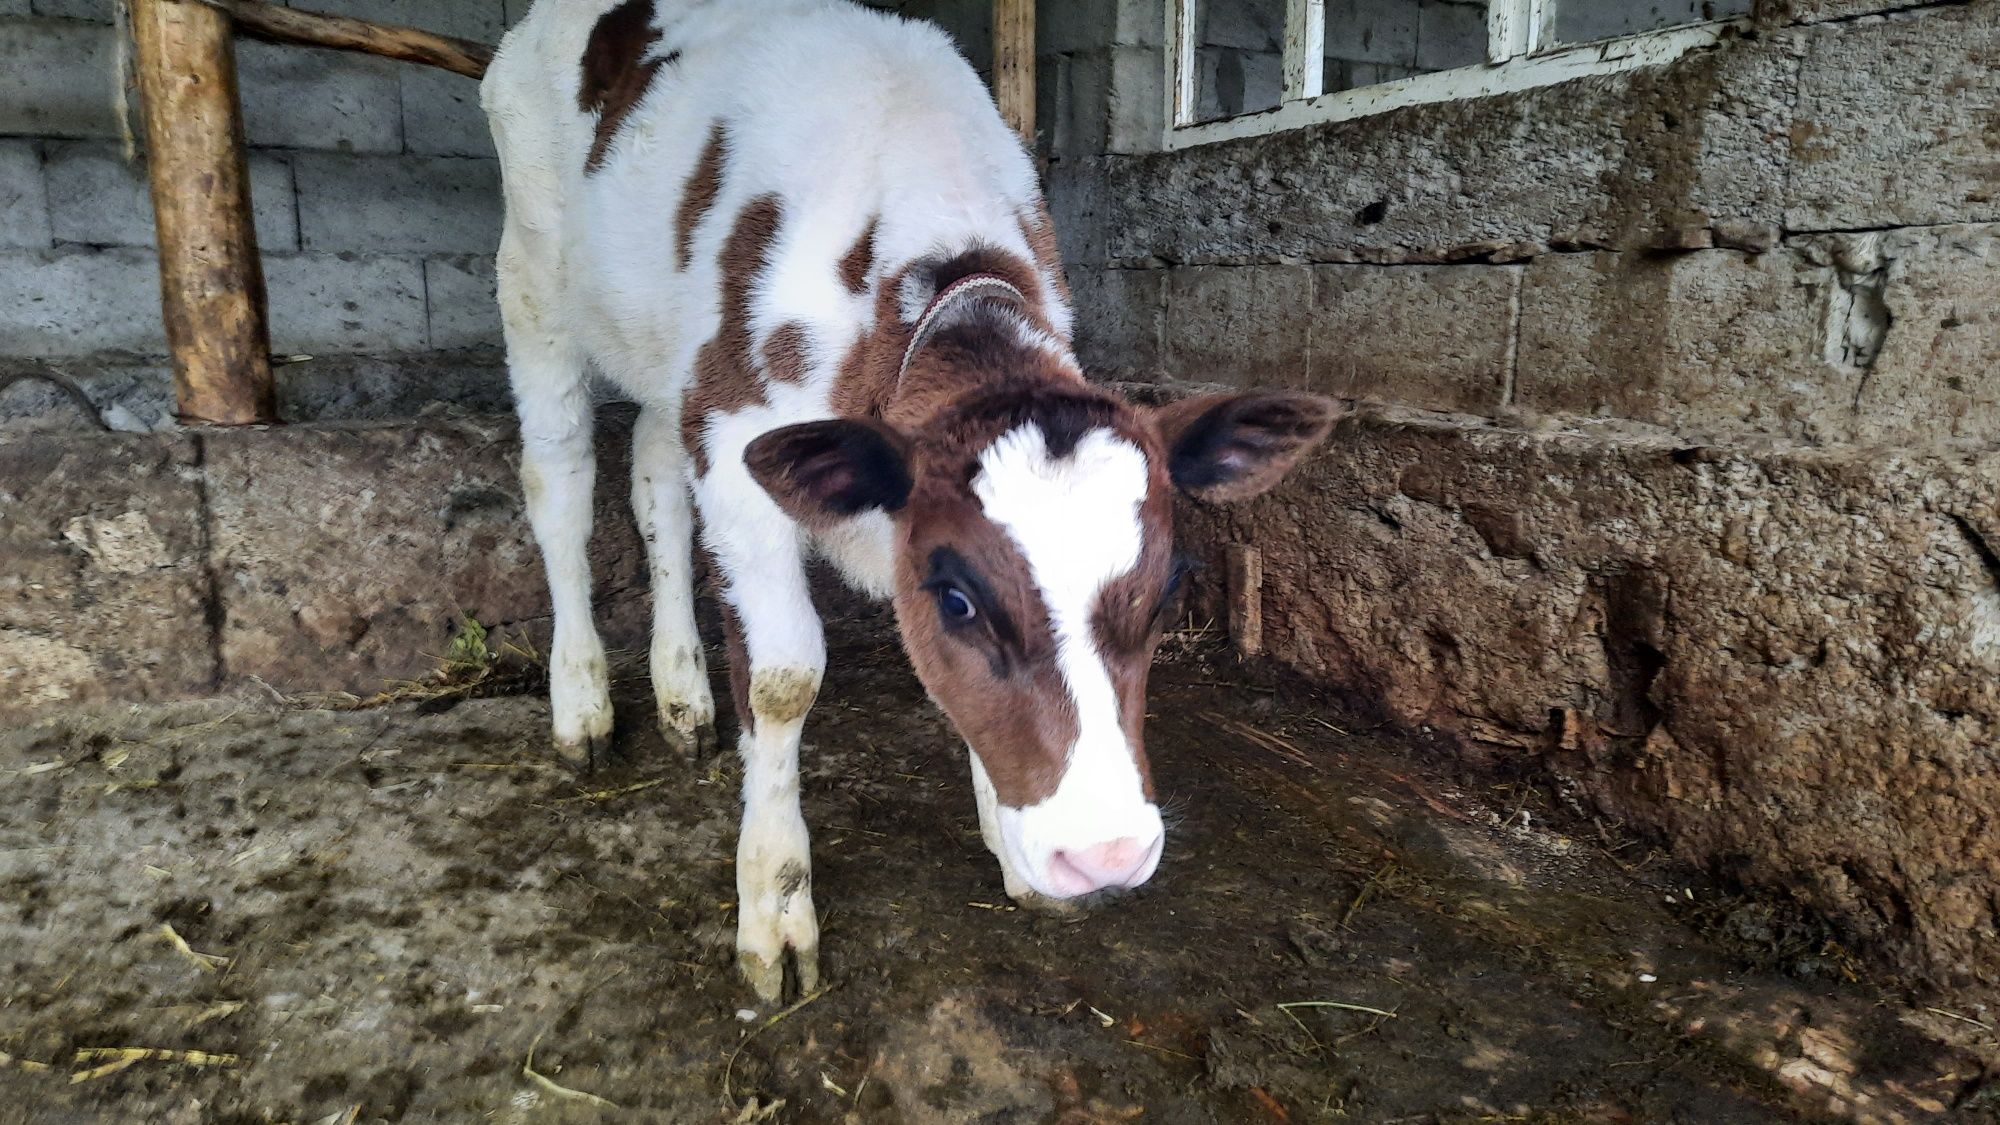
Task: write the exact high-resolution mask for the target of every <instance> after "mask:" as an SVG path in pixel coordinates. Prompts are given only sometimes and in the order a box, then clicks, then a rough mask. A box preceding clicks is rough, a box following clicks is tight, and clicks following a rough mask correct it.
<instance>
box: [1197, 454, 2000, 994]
mask: <svg viewBox="0 0 2000 1125" xmlns="http://www.w3.org/2000/svg"><path fill="white" fill-rule="evenodd" d="M1186 509H1187V510H1185V511H1184V512H1183V515H1182V526H1183V529H1184V535H1185V537H1186V538H1187V539H1188V541H1189V544H1190V546H1191V547H1192V548H1194V549H1195V550H1196V551H1197V552H1198V553H1199V554H1200V555H1202V556H1204V557H1206V558H1207V559H1208V560H1209V563H1210V567H1209V573H1212V574H1217V575H1219V574H1221V573H1223V568H1222V565H1221V564H1222V557H1221V556H1222V554H1223V549H1224V548H1225V547H1226V546H1227V545H1229V544H1232V543H1247V544H1253V545H1255V546H1256V547H1258V548H1259V549H1260V551H1261V552H1262V559H1263V574H1264V585H1263V591H1262V598H1263V604H1264V614H1263V620H1264V643H1265V646H1266V650H1267V651H1268V652H1269V654H1270V655H1271V656H1272V657H1274V658H1275V659H1276V660H1277V661H1278V662H1279V663H1281V664H1284V665H1286V666H1289V667H1291V668H1293V669H1296V670H1298V671H1299V672H1302V673H1304V674H1305V675H1307V676H1309V677H1311V678H1313V679H1316V680H1318V681H1320V682H1323V683H1326V684H1329V685H1331V686H1333V687H1335V688H1337V689H1339V690H1341V691H1343V692H1345V693H1347V694H1348V695H1349V696H1351V697H1352V698H1354V699H1355V700H1356V701H1357V702H1359V703H1361V704H1363V705H1365V706H1371V707H1375V708H1379V709H1380V710H1381V711H1383V712H1384V713H1385V715H1386V717H1387V718H1389V719H1391V720H1392V721H1394V722H1395V723H1397V724H1399V725H1402V726H1405V727H1409V728H1416V727H1420V726H1421V727H1428V728H1430V729H1432V730H1435V731H1439V732H1442V733H1444V734H1447V735H1450V736H1452V737H1453V738H1454V739H1455V740H1456V742H1457V745H1458V746H1459V747H1460V748H1461V749H1462V750H1463V751H1464V752H1465V753H1466V754H1467V756H1468V757H1469V758H1471V759H1473V760H1475V761H1478V762H1482V763H1486V764H1498V763H1506V764H1508V765H1510V766H1512V767H1516V768H1518V767H1521V766H1529V767H1532V768H1534V769H1535V770H1537V771H1539V772H1541V773H1542V774H1543V775H1544V776H1546V777H1549V778H1552V779H1553V780H1554V782H1555V784H1556V786H1557V788H1558V790H1559V791H1560V792H1563V793H1566V794H1569V795H1571V796H1572V797H1573V799H1574V800H1575V802H1576V806H1577V809H1578V811H1580V812H1582V813H1585V814H1595V815H1601V816H1605V817H1609V818H1617V819H1619V820H1622V821H1624V822H1625V823H1626V824H1627V825H1628V826H1631V827H1635V828H1638V829H1640V830H1644V831H1648V832H1651V833H1655V834H1657V835H1658V837H1659V838H1661V839H1662V840H1663V841H1664V842H1666V843H1667V845H1668V846H1670V847H1671V848H1672V849H1673V851H1674V852H1676V853H1677V854H1678V855H1680V856H1681V857H1682V858H1684V859H1687V860H1690V861H1693V862H1696V863H1698V864H1702V865H1705V866H1708V867H1710V868H1711V869H1715V870H1719V871H1721V872H1723V873H1725V874H1727V875H1729V876H1731V877H1733V878H1736V879H1739V880H1741V881H1742V882H1744V883H1746V884H1750V885H1753V886H1761V887H1764V888H1768V889H1771V890H1774V891H1778V892H1781V893H1785V894H1789V895H1792V896H1794V897H1796V898H1797V899H1799V900H1800V901H1801V902H1803V903H1805V904H1806V905H1807V906H1809V907H1811V908H1813V909H1815V910H1817V911H1820V912H1822V913H1823V914H1825V915H1826V916H1828V917H1829V918H1832V919H1834V920H1835V921H1837V922H1838V923H1839V924H1840V925H1842V926H1843V927H1844V928H1845V929H1846V930H1847V932H1848V933H1849V934H1850V935H1852V937H1853V938H1854V939H1855V940H1856V942H1857V943H1858V944H1864V945H1867V946H1869V947H1871V948H1873V949H1877V950H1882V951H1886V953H1887V954H1888V955H1889V956H1890V957H1891V958H1892V959H1893V960H1894V961H1895V963H1896V965H1897V967H1898V968H1899V969H1900V970H1902V971H1904V972H1908V973H1911V974H1914V975H1916V976H1919V977H1922V978H1927V979H1930V980H1934V981H1941V982H1952V983H1957V984H1965V983H1979V984H1987V985H1990V984H1993V983H1995V982H1996V981H2000V945H1996V943H1995V941H1994V938H1995V935H1996V928H2000V923H1996V917H1995V904H1996V903H2000V781H1996V774H1995V771H1994V770H1993V769H1992V757H1993V753H1994V743H1993V737H1994V732H1995V730H1996V729H2000V573H1996V571H2000V563H1996V562H1995V561H1994V559H1995V556H1994V548H1995V547H2000V452H1993V451H1986V452H1975V453H1965V454H1960V455H1948V454H1933V455H1913V454H1906V453H1895V452H1887V451H1883V450H1881V449H1863V448H1857V447H1849V448H1845V449H1836V450H1816V451H1793V452H1770V453H1756V454H1753V453H1749V452H1745V451H1732V450H1725V449H1718V448H1705V447H1695V446H1679V445H1676V444H1674V443H1671V442H1662V441H1656V440H1603V439H1601V438H1594V437H1585V436H1581V435H1578V434H1575V433H1546V434H1533V433H1524V432H1519V431H1508V430H1500V429H1495V428H1490V427H1480V426H1476V425H1473V424H1470V423H1460V422H1451V421H1440V420H1437V419H1435V418H1431V419H1426V418H1413V417H1407V416H1383V417H1372V418H1355V419H1350V420H1348V421H1346V422H1344V423H1343V424H1342V426H1341V427H1340V429H1339V430H1338V431H1337V432H1336V435H1335V438H1334V440H1333V443H1332V448H1331V450H1330V451H1329V452H1327V453H1326V454H1323V455H1321V456H1319V457H1317V458H1315V459H1314V460H1313V461H1312V462H1311V463H1310V464H1309V465H1307V466H1304V467H1303V468H1302V469H1301V470H1300V471H1299V472H1298V473H1296V474H1295V476H1294V478H1293V479H1292V480H1290V481H1289V482H1288V483H1287V484H1286V485H1285V486H1284V487H1283V488H1281V489H1280V490H1279V491H1277V492H1276V493H1274V494H1272V495H1270V496H1267V497H1265V498H1263V499H1261V500H1259V501H1257V502H1255V503H1252V504H1250V505H1247V506H1244V507H1241V508H1235V509H1223V508H1202V507H1199V506H1192V505H1190V506H1186ZM1208 597H1209V602H1210V604H1209V605H1208V606H1206V607H1204V610H1203V612H1204V613H1205V614H1207V615H1212V616H1214V617H1215V618H1216V619H1218V620H1219V619H1221V617H1222V607H1221V606H1220V605H1219V604H1217V603H1218V599H1217V596H1216V595H1215V593H1214V592H1213V591H1210V592H1209V593H1208ZM1777 825H1782V826H1783V831H1782V832H1777V831H1774V827H1775V826H1777Z"/></svg>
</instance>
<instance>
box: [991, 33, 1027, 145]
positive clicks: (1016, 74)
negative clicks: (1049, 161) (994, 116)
mask: <svg viewBox="0 0 2000 1125" xmlns="http://www.w3.org/2000/svg"><path fill="white" fill-rule="evenodd" d="M993 100H994V102H995V103H997V104H998V105H999V106H1000V116H1001V117H1002V118H1003V119H1005V120H1006V122H1007V124H1008V125H1010V126H1012V127H1013V129H1014V132H1016V133H1018V134H1020V137H1021V140H1022V142H1023V143H1025V144H1026V145H1027V146H1028V148H1029V150H1030V151H1032V150H1033V149H1034V147H1035V0H993Z"/></svg>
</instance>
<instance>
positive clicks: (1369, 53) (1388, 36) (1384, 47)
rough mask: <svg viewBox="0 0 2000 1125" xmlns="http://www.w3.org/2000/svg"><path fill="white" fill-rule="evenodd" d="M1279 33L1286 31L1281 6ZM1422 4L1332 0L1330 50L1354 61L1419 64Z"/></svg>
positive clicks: (1406, 0) (1402, 0)
mask: <svg viewBox="0 0 2000 1125" xmlns="http://www.w3.org/2000/svg"><path fill="white" fill-rule="evenodd" d="M1279 8H1280V12H1279V21H1278V28H1279V34H1280V36H1281V37H1282V35H1283V30H1284V14H1283V10H1282V9H1283V5H1279ZM1418 11H1419V5H1418V4H1417V3H1416V2H1414V0H1330V2H1329V3H1328V4H1327V6H1326V53H1327V54H1328V55H1329V56H1331V57H1333V58H1337V59H1345V60H1347V61H1350V62H1367V63H1391V64H1394V65H1396V66H1415V65H1417V28H1418Z"/></svg>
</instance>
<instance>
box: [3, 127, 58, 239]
mask: <svg viewBox="0 0 2000 1125" xmlns="http://www.w3.org/2000/svg"><path fill="white" fill-rule="evenodd" d="M52 241H53V236H52V235H51V234H50V232H49V200H48V193H47V191H46V190H44V188H43V181H42V159H41V156H40V154H38V153H37V152H36V151H35V143H34V142H33V141H0V249H5V250H46V249H48V247H49V245H50V243H51V242H52Z"/></svg>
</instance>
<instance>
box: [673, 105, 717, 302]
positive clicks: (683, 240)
mask: <svg viewBox="0 0 2000 1125" xmlns="http://www.w3.org/2000/svg"><path fill="white" fill-rule="evenodd" d="M727 140H728V135H727V134H726V133H725V132H724V131H723V128H722V122H720V121H718V122H716V123H715V124H714V125H713V126H711V127H710V128H709V130H708V143H707V144H705V145H703V146H702V148H701V159H699V160H697V161H695V165H694V171H693V172H690V173H689V174H688V179H687V184H686V185H685V186H683V187H682V188H681V205H680V207H678V208H677V209H676V210H675V211H674V251H675V253H676V254H677V255H678V256H679V259H680V267H681V272H683V273H685V272H687V268H688V265H689V263H691V262H692V261H693V260H694V228H696V227H698V226H700V225H701V221H702V220H703V219H705V218H707V217H708V212H709V209H710V208H712V207H714V206H715V197H716V196H717V195H719V194H721V193H722V149H723V145H724V144H725V143H726V141H727Z"/></svg>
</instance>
